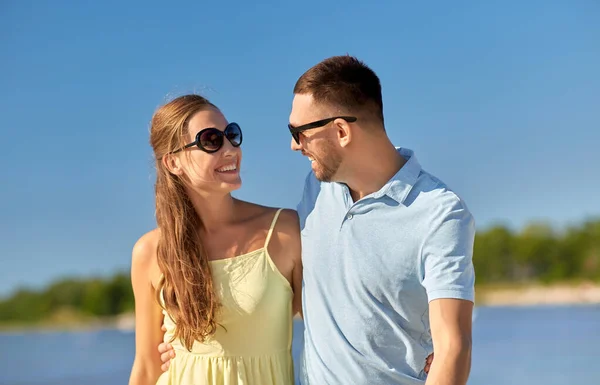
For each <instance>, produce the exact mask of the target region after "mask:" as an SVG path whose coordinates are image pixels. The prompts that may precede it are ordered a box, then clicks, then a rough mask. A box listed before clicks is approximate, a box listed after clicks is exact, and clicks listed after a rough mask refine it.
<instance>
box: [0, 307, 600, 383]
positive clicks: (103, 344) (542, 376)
mask: <svg viewBox="0 0 600 385" xmlns="http://www.w3.org/2000/svg"><path fill="white" fill-rule="evenodd" d="M302 330H303V325H302V322H299V321H296V323H295V325H294V344H293V355H294V358H295V359H297V357H298V355H299V353H300V350H301V349H302V344H303V338H302ZM599 347H600V306H572V307H523V308H520V307H489V308H487V307H482V308H477V309H476V317H475V322H474V324H473V365H472V369H471V377H470V380H469V385H573V384H599V383H600V364H598V358H600V353H598V351H599V349H600V348H599ZM133 356H134V334H133V333H132V332H123V331H119V330H99V331H91V332H90V331H87V332H60V333H57V332H35V333H23V334H0V384H2V385H41V384H44V385H72V384H85V385H106V384H111V385H113V384H115V385H118V384H127V382H128V379H129V372H130V370H131V364H132V362H133Z"/></svg>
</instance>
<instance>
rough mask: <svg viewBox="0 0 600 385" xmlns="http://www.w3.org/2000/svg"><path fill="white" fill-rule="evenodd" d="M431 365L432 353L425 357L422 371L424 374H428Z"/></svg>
mask: <svg viewBox="0 0 600 385" xmlns="http://www.w3.org/2000/svg"><path fill="white" fill-rule="evenodd" d="M432 363H433V353H431V354H430V355H428V356H427V358H426V359H425V368H424V369H423V370H424V371H425V373H429V369H431V364H432Z"/></svg>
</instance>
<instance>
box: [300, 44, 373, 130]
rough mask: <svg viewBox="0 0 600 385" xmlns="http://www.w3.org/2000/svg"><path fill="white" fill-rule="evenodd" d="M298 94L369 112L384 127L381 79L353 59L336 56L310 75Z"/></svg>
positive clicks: (326, 102) (323, 62) (313, 69)
mask: <svg viewBox="0 0 600 385" xmlns="http://www.w3.org/2000/svg"><path fill="white" fill-rule="evenodd" d="M294 94H311V95H312V96H313V98H314V100H315V102H317V103H323V104H329V105H332V106H335V107H339V108H341V109H343V110H346V111H345V112H347V113H352V112H353V111H361V110H362V111H365V112H369V113H370V115H372V116H373V117H375V118H378V119H380V120H381V123H383V99H382V97H381V84H380V82H379V78H378V77H377V75H376V74H375V72H373V70H372V69H370V68H369V67H368V66H367V65H366V64H365V63H363V62H362V61H360V60H358V59H357V58H355V57H353V56H349V55H346V56H333V57H330V58H328V59H325V60H323V61H322V62H320V63H319V64H317V65H315V66H314V67H312V68H310V69H309V70H308V71H306V72H305V73H304V74H303V75H302V76H300V78H299V79H298V81H297V82H296V85H295V87H294Z"/></svg>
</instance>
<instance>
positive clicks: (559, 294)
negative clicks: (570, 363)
mask: <svg viewBox="0 0 600 385" xmlns="http://www.w3.org/2000/svg"><path fill="white" fill-rule="evenodd" d="M593 304H600V283H592V282H581V283H555V284H540V283H527V284H516V283H508V284H495V285H487V284H486V285H478V286H477V287H476V288H475V306H479V307H495V306H523V307H524V306H570V305H593ZM295 318H299V317H295ZM134 325H135V317H134V314H133V312H129V313H123V314H121V315H118V316H115V317H107V318H87V317H84V318H78V317H73V318H72V319H69V318H68V317H62V318H61V319H60V320H58V321H57V320H49V321H42V322H39V323H35V324H27V323H22V322H21V323H20V322H14V323H11V324H0V334H19V333H25V332H26V333H30V332H39V333H44V332H77V331H82V332H83V331H92V330H107V329H110V330H114V329H117V330H122V331H123V332H131V331H133V329H134Z"/></svg>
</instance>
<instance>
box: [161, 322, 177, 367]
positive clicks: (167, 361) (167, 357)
mask: <svg viewBox="0 0 600 385" xmlns="http://www.w3.org/2000/svg"><path fill="white" fill-rule="evenodd" d="M161 330H162V331H163V332H166V331H167V329H166V328H165V325H163V326H162V327H161ZM158 352H159V353H160V360H161V361H162V365H161V366H160V368H161V369H162V371H163V372H166V371H167V370H169V366H170V365H171V358H175V349H173V346H171V344H170V343H167V342H163V343H161V344H160V345H158Z"/></svg>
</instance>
